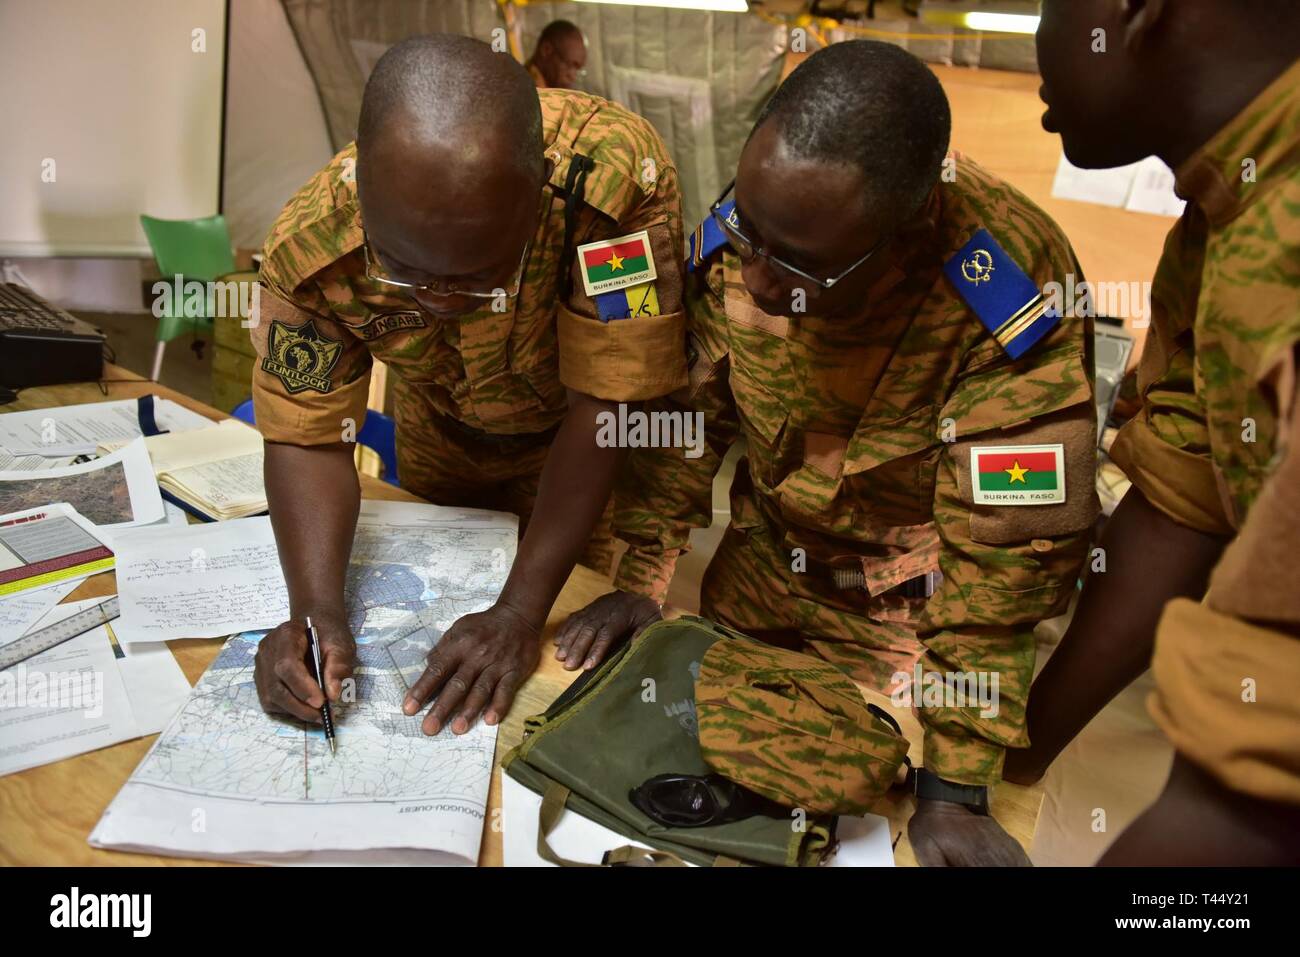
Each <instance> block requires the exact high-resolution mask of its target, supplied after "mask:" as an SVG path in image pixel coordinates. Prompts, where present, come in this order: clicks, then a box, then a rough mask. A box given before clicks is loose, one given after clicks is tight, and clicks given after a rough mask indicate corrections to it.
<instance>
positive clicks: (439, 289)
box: [361, 232, 532, 299]
mask: <svg viewBox="0 0 1300 957" xmlns="http://www.w3.org/2000/svg"><path fill="white" fill-rule="evenodd" d="M531 246H532V240H531V239H530V240H529V241H528V242H527V243H525V244H524V253H523V255H522V256H520V257H519V268H518V269H516V270H515V277H514V281H513V282H512V283H511V284H510V288H508V289H503V288H502V287H500V286H497V287H495V288H493V289H491V290H481V289H472V288H468V287H466V286H463V285H461V284H460V283H459V282H456V281H454V280H438V281H437V282H434V283H419V282H403V281H402V280H400V279H393V278H392V277H391V276H387V275H385V274H384V273H383V268H384V267H383V265H382V264H381V263H379V262H377V261H376V260H377V257H376V256H373V255H372V254H371V252H370V237H369V236H367V235H366V234H365V232H362V234H361V247H362V249H363V250H364V253H365V257H366V278H367V279H369V280H370V281H371V282H374V283H378V284H379V285H381V286H385V287H387V288H390V289H400V290H401V291H402V292H404V293H406V294H407V295H410V294H412V293H417V292H420V293H425V294H426V295H430V296H465V297H468V298H470V299H495V298H497V297H498V296H505V297H506V298H507V299H513V298H514V297H515V296H517V295H519V287H520V286H521V285H523V281H524V263H526V262H527V261H528V250H529V247H531Z"/></svg>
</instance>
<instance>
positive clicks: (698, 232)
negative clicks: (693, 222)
mask: <svg viewBox="0 0 1300 957" xmlns="http://www.w3.org/2000/svg"><path fill="white" fill-rule="evenodd" d="M718 213H719V214H720V215H722V216H724V217H732V216H735V215H736V201H735V200H734V199H733V200H732V201H731V202H728V203H723V204H722V205H721V206H719V207H718ZM726 244H727V234H726V233H724V232H723V231H722V227H721V226H719V225H718V221H717V220H716V219H714V218H713V217H712V216H706V217H704V222H702V223H700V225H698V226H696V227H695V232H693V233H691V236H690V240H689V245H690V252H689V254H688V255H687V257H686V271H687V272H695V269H696V267H697V266H701V265H703V264H704V260H706V259H708V258H709V256H711V255H712V254H713V251H714V250H715V249H718V248H720V247H722V246H725V245H726Z"/></svg>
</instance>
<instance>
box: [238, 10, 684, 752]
mask: <svg viewBox="0 0 1300 957" xmlns="http://www.w3.org/2000/svg"><path fill="white" fill-rule="evenodd" d="M539 98H540V103H539ZM683 245H684V244H683V237H682V229H681V211H680V193H679V189H678V181H677V174H676V170H675V169H674V167H673V165H672V162H671V161H670V160H669V158H668V156H667V153H666V152H665V150H664V146H663V144H662V142H661V141H660V139H659V137H658V136H657V135H656V134H655V132H654V131H653V129H652V128H651V127H650V126H649V124H648V123H646V122H645V121H644V120H642V119H640V118H639V117H636V116H634V115H633V114H631V113H628V112H627V111H625V110H623V109H622V108H620V107H618V106H615V105H614V104H611V103H608V102H606V101H605V100H602V99H599V98H597V97H592V96H587V95H585V94H581V93H573V92H570V91H564V90H542V91H540V92H539V91H538V90H537V89H536V88H535V86H534V85H533V83H532V82H531V80H530V79H529V77H528V74H527V72H526V71H525V70H524V68H523V67H522V66H520V65H519V64H517V63H515V62H514V61H513V60H511V59H510V58H509V57H508V56H505V55H503V54H497V53H494V52H492V51H491V50H490V49H489V48H488V46H487V45H485V44H482V43H479V42H478V41H475V40H471V39H469V38H466V37H455V36H445V35H439V36H431V37H419V38H414V39H412V40H408V41H405V42H403V43H400V44H398V45H397V46H396V47H394V48H393V49H392V50H390V51H389V52H388V53H386V54H385V55H384V57H383V58H382V59H381V60H380V62H379V63H378V64H377V65H376V67H375V71H374V73H373V75H372V76H371V78H370V80H369V81H368V83H367V85H366V90H365V95H364V98H363V102H362V107H361V117H360V123H359V129H358V137H357V143H356V144H355V145H352V146H349V147H347V148H346V149H344V150H343V151H342V152H341V153H339V155H338V156H336V157H335V158H334V160H333V161H332V162H331V163H330V164H329V165H328V166H326V167H325V169H324V170H322V171H321V172H320V173H319V174H317V176H316V177H314V178H313V179H312V180H311V181H310V182H309V183H308V184H307V185H306V186H305V187H303V189H302V190H300V191H299V193H298V194H297V195H296V196H295V197H294V198H293V199H292V200H290V202H289V203H288V205H287V206H286V207H285V209H284V211H283V213H282V214H281V215H280V218H279V220H278V221H277V222H276V223H275V225H274V226H273V228H272V230H271V233H270V236H269V238H268V240H267V242H266V248H265V263H264V266H263V269H262V275H261V280H262V282H263V284H264V286H265V288H266V291H267V293H268V295H265V296H263V297H262V299H261V302H262V310H261V316H260V321H259V323H258V325H257V326H256V327H255V328H254V329H253V331H252V338H253V343H254V345H255V347H256V349H257V352H258V355H259V361H258V363H257V366H256V369H255V372H254V380H253V398H254V403H255V408H256V416H257V424H258V426H259V428H260V429H261V431H262V433H263V435H264V436H265V438H266V440H267V455H266V486H267V495H268V499H269V502H270V510H271V519H272V523H273V525H274V527H275V533H276V541H277V544H278V546H279V551H280V557H281V564H282V565H283V568H284V574H285V579H286V581H287V583H288V588H289V599H290V610H291V619H292V620H291V621H289V622H286V623H285V624H283V625H281V626H280V627H278V628H276V629H275V630H274V631H272V632H271V633H270V634H269V635H268V636H267V637H266V638H265V639H264V640H263V641H262V642H261V646H260V648H259V651H258V656H257V668H256V680H257V687H258V692H259V696H260V699H261V702H262V704H263V706H264V707H265V708H266V709H267V710H268V711H277V712H285V713H288V714H291V715H294V716H296V717H298V718H301V719H303V720H306V721H319V716H318V715H319V712H318V709H319V707H320V705H321V703H322V698H321V692H320V690H319V688H318V687H317V686H316V684H315V682H314V681H313V680H312V678H311V677H310V676H309V675H308V672H307V670H306V668H305V667H304V658H303V653H304V651H305V649H306V644H305V642H306V637H305V632H304V628H303V619H304V618H305V617H307V616H310V617H311V618H312V621H313V623H314V624H315V626H316V628H317V631H318V633H319V636H320V641H321V645H322V650H323V653H324V672H325V678H326V681H325V684H326V689H325V690H326V693H327V694H328V696H329V697H330V698H331V699H335V700H337V699H338V698H339V696H340V694H341V689H342V682H343V681H344V680H345V679H346V678H348V677H349V676H350V675H351V674H352V669H353V666H354V663H355V646H354V641H353V636H352V634H351V632H350V630H349V626H348V619H347V615H346V613H345V609H344V595H343V587H344V575H345V572H346V568H347V562H348V556H349V552H350V549H351V545H352V536H353V530H354V527H355V523H356V517H357V512H358V502H359V491H358V484H357V477H356V471H355V468H354V466H353V462H352V451H353V449H354V448H355V446H353V445H352V444H350V443H349V441H348V438H349V437H350V436H355V434H356V431H357V430H358V429H359V428H360V425H361V422H362V421H363V417H364V416H365V413H366V402H367V393H368V387H369V378H370V370H371V367H372V364H373V363H374V362H375V361H382V362H383V363H385V364H386V365H387V367H388V368H389V370H391V372H392V373H393V376H394V378H395V383H394V387H393V390H392V395H391V402H392V407H393V411H394V415H395V418H396V420H397V458H398V472H399V477H400V479H401V483H402V485H403V487H405V488H406V489H408V490H410V491H412V492H414V493H416V494H418V495H421V496H423V497H424V498H427V499H429V500H430V501H432V502H435V503H438V504H443V505H458V506H470V507H483V508H497V509H503V510H507V511H512V512H515V513H517V514H519V515H520V516H521V517H522V519H523V520H524V522H525V523H526V527H525V532H524V536H523V540H522V542H521V544H520V548H519V552H518V557H517V559H516V562H515V564H514V567H513V569H512V571H511V573H510V576H509V579H508V580H507V582H506V585H505V587H504V590H503V591H502V593H501V596H500V598H499V599H498V601H497V602H496V604H494V605H493V606H492V607H491V608H490V609H488V610H486V611H484V612H482V613H478V614H470V615H465V616H463V617H462V618H460V619H459V620H458V621H457V622H456V623H455V624H454V625H453V626H452V627H451V628H450V629H449V630H448V631H447V633H446V635H444V636H443V638H442V640H441V642H440V643H439V645H438V646H437V648H436V649H435V650H434V652H433V653H432V654H431V655H430V658H429V662H428V667H427V668H426V670H425V673H424V674H423V676H422V677H421V678H420V679H419V681H418V682H417V683H416V684H415V685H414V686H413V687H412V689H411V693H410V696H409V697H408V699H407V701H406V703H405V709H406V713H407V714H416V713H418V712H419V710H420V709H421V708H422V707H423V706H424V705H425V704H426V703H427V702H428V701H429V699H430V698H431V697H433V696H434V695H437V699H436V702H435V704H434V705H433V707H432V708H431V709H430V711H429V713H428V715H427V716H426V717H425V719H424V722H423V728H424V730H425V732H426V733H428V734H435V733H437V732H438V731H439V730H440V729H441V728H442V727H444V726H447V725H450V727H451V728H452V730H453V731H454V732H456V733H463V732H465V731H467V730H469V727H470V726H471V725H472V724H473V722H474V720H475V719H476V718H477V717H478V715H479V714H483V716H484V719H485V720H486V721H487V723H489V724H495V723H497V722H498V721H500V720H501V719H502V718H503V717H504V715H505V713H506V711H507V710H508V709H509V707H510V703H511V701H512V699H513V696H514V692H515V690H516V689H517V688H518V686H519V684H520V683H521V682H522V681H524V680H525V679H526V678H527V677H528V676H529V675H530V674H531V673H532V671H533V669H534V668H535V666H536V663H537V660H538V657H539V654H540V649H539V640H540V635H541V630H542V625H543V623H544V622H545V619H546V615H547V614H548V612H549V611H550V607H551V604H552V603H553V601H554V600H555V596H556V595H557V594H558V592H559V590H560V588H561V586H562V585H563V584H564V582H565V580H566V579H567V577H568V575H569V573H570V571H571V570H572V568H573V565H574V563H575V561H577V560H578V559H579V558H580V557H582V558H583V560H584V561H586V562H588V563H590V564H592V565H593V566H595V567H597V568H601V570H602V571H604V570H607V568H608V565H609V563H610V561H611V560H612V542H611V540H610V536H609V516H608V512H607V504H608V502H609V498H610V489H611V487H612V484H613V481H614V474H615V470H616V467H617V464H618V456H619V450H618V449H617V448H614V447H603V445H602V443H600V442H598V441H597V437H598V432H599V430H598V421H599V419H598V416H600V414H601V413H602V412H605V413H609V412H611V411H612V410H614V409H616V408H617V404H618V403H621V402H638V401H641V400H645V399H651V398H655V397H660V396H664V395H666V394H668V393H669V392H671V391H673V390H674V389H676V388H679V387H681V386H682V385H684V384H685V382H686V363H685V333H684V327H685V317H684V313H683V310H682V302H681V287H682V266H681V263H680V258H681V249H682V248H683ZM602 516H603V517H602ZM584 549H585V554H584Z"/></svg>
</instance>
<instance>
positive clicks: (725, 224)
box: [709, 179, 889, 290]
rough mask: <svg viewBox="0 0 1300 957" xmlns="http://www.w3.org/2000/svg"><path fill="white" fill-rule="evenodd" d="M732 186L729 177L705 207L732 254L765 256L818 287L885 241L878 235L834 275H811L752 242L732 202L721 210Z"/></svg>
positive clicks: (839, 279) (832, 283)
mask: <svg viewBox="0 0 1300 957" xmlns="http://www.w3.org/2000/svg"><path fill="white" fill-rule="evenodd" d="M735 187H736V181H735V180H734V179H733V180H732V181H731V182H730V183H728V184H727V188H726V189H724V190H723V191H722V195H721V196H719V197H718V198H717V200H716V201H715V202H714V204H713V205H712V206H710V207H709V215H710V216H712V217H713V221H714V222H716V223H717V224H718V226H719V228H721V229H722V232H723V234H724V235H725V236H726V237H727V239H728V240H729V241H730V242H731V247H732V248H733V249H734V250H736V254H737V255H739V256H740V258H741V260H742V261H743V262H750V261H752V260H754V259H756V258H759V257H761V258H763V259H765V260H767V261H768V262H769V263H771V264H772V265H773V266H778V267H780V268H781V269H784V270H785V271H786V272H789V273H793V274H794V275H796V276H798V277H799V278H800V279H806V280H807V281H808V282H811V283H815V284H816V285H817V286H818V287H819V288H821V289H822V290H827V289H831V288H832V287H833V286H835V285H836V284H837V283H841V282H843V281H844V280H845V279H846V278H847V277H848V275H849V273H851V272H853V270H855V269H857V268H858V267H859V266H861V265H862V264H863V263H864V262H866V261H867V260H868V259H870V258H871V257H872V256H874V255H875V254H876V253H878V252H879V251H880V250H881V249H882V248H883V247H884V245H885V243H887V242H888V241H889V236H887V235H886V236H883V237H881V239H880V241H879V242H878V243H876V244H875V245H874V246H872V247H871V248H870V249H869V250H867V253H866V255H865V256H863V257H862V258H861V259H859V260H858V261H857V262H855V263H854V264H853V265H852V266H850V267H849V268H848V269H846V270H844V271H843V272H842V273H840V274H839V275H838V276H834V277H832V278H830V279H821V278H819V277H817V276H814V275H812V274H811V273H807V272H804V271H803V270H802V269H800V268H799V267H798V266H795V265H793V264H791V263H788V262H786V261H785V260H784V259H781V258H780V257H779V256H773V255H772V254H771V253H770V252H768V251H767V250H766V249H764V248H763V247H761V246H759V245H758V243H756V242H754V241H753V240H752V239H750V238H749V237H748V236H746V235H745V234H744V233H743V232H741V229H740V220H739V219H738V217H737V216H736V209H735V206H732V208H731V210H730V211H729V212H728V213H727V214H726V215H725V216H724V215H723V214H722V206H723V203H724V202H725V200H726V198H727V196H728V194H729V193H730V192H731V191H732V190H733V189H735Z"/></svg>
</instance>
